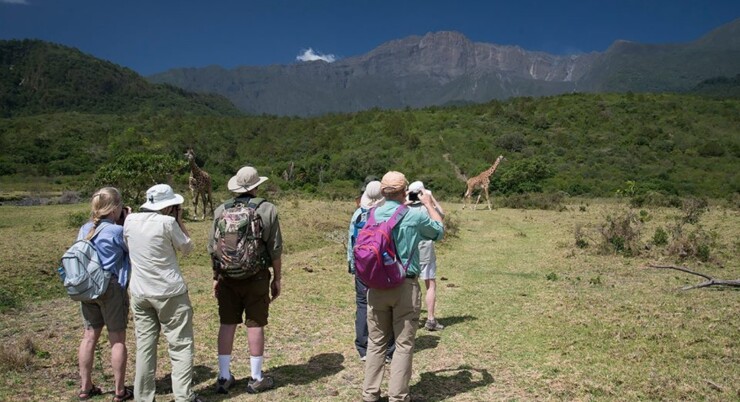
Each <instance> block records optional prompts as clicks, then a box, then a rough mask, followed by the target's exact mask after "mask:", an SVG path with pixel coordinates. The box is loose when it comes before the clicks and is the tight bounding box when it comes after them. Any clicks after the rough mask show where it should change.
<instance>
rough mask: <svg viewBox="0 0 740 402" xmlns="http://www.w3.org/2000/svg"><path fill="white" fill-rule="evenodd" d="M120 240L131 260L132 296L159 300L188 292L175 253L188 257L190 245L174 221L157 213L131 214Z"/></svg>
mask: <svg viewBox="0 0 740 402" xmlns="http://www.w3.org/2000/svg"><path fill="white" fill-rule="evenodd" d="M123 238H124V240H125V241H126V243H127V244H128V249H129V258H130V259H131V282H130V284H129V291H130V292H131V296H133V297H139V298H155V299H160V298H168V297H172V296H177V295H181V294H183V293H185V292H187V290H188V288H187V285H186V284H185V279H184V278H183V277H182V272H181V271H180V265H179V264H178V262H177V252H176V251H177V250H179V251H181V252H182V253H183V255H187V254H189V253H190V252H191V251H192V250H193V242H192V240H190V238H189V237H188V236H186V235H185V233H183V231H182V229H180V226H179V225H178V224H177V222H176V221H175V218H173V217H171V216H167V215H161V214H159V213H156V212H141V213H135V214H130V215H129V216H128V217H126V222H125V223H124V225H123Z"/></svg>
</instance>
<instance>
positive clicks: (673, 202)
mask: <svg viewBox="0 0 740 402" xmlns="http://www.w3.org/2000/svg"><path fill="white" fill-rule="evenodd" d="M682 205H683V203H682V201H681V198H680V197H678V196H676V195H673V194H665V193H661V192H659V191H648V192H646V193H643V194H635V195H634V196H632V198H630V206H631V207H632V208H642V207H669V208H681V206H682Z"/></svg>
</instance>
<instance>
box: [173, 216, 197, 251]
mask: <svg viewBox="0 0 740 402" xmlns="http://www.w3.org/2000/svg"><path fill="white" fill-rule="evenodd" d="M176 216H177V217H176V218H175V221H174V222H172V221H170V222H172V226H171V236H172V243H173V245H174V246H175V248H176V249H178V250H180V251H181V252H182V254H183V255H188V254H190V252H191V251H193V241H192V240H191V239H190V235H189V233H188V230H187V228H186V227H185V224H184V223H183V221H182V211H181V210H180V211H178V212H177V215H176Z"/></svg>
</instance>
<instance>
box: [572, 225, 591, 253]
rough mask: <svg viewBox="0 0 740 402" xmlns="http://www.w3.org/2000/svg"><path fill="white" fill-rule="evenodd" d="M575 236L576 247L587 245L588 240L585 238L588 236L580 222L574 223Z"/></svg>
mask: <svg viewBox="0 0 740 402" xmlns="http://www.w3.org/2000/svg"><path fill="white" fill-rule="evenodd" d="M575 237H576V247H578V248H586V247H588V240H587V239H588V236H587V235H586V231H585V230H584V228H583V224H581V223H577V224H576V231H575Z"/></svg>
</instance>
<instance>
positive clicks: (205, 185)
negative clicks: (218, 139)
mask: <svg viewBox="0 0 740 402" xmlns="http://www.w3.org/2000/svg"><path fill="white" fill-rule="evenodd" d="M185 157H186V158H188V163H190V179H188V187H190V194H191V195H192V197H193V206H195V211H193V216H194V217H195V216H197V215H198V197H200V199H201V200H202V201H203V204H202V205H201V208H202V209H203V219H206V205H208V204H210V207H211V215H213V201H212V200H211V190H212V189H211V175H209V174H208V172H206V171H205V170H203V169H201V168H199V167H198V165H197V164H196V163H195V152H193V148H188V150H187V152H185Z"/></svg>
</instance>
